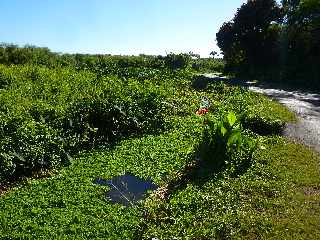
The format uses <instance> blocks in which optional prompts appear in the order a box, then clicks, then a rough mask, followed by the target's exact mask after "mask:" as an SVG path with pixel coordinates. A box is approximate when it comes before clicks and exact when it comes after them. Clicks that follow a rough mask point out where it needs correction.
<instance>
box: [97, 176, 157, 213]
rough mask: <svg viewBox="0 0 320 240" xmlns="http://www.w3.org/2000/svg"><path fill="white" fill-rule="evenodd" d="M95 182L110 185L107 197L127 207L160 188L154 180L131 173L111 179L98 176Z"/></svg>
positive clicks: (112, 201)
mask: <svg viewBox="0 0 320 240" xmlns="http://www.w3.org/2000/svg"><path fill="white" fill-rule="evenodd" d="M93 183H95V184H98V185H102V186H108V187H110V190H109V191H108V192H107V193H106V198H107V199H108V200H110V202H111V203H119V204H122V205H124V206H127V207H129V206H134V205H135V204H137V202H138V201H140V200H142V199H144V197H145V195H146V193H147V192H148V191H154V190H156V189H157V188H158V187H157V185H155V184H154V183H153V182H151V181H146V180H143V179H141V178H138V177H136V176H133V175H131V174H125V175H122V176H117V177H113V178H112V179H110V180H105V179H102V178H97V179H95V180H94V182H93Z"/></svg>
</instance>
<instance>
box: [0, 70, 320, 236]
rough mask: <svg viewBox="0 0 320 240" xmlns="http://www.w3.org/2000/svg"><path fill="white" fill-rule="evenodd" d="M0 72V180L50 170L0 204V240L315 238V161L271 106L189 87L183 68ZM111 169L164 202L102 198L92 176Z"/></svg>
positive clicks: (222, 90) (219, 88)
mask: <svg viewBox="0 0 320 240" xmlns="http://www.w3.org/2000/svg"><path fill="white" fill-rule="evenodd" d="M0 70H1V76H2V78H1V79H2V80H3V82H6V84H4V85H3V86H2V89H1V94H0V101H1V103H2V104H1V106H2V108H1V113H2V115H1V121H2V122H1V135H0V136H1V147H2V152H1V157H2V158H1V161H3V162H1V164H2V165H1V164H0V166H2V168H1V170H2V175H1V176H2V179H5V181H6V180H8V179H10V177H12V176H19V175H21V174H28V173H30V172H31V171H32V170H34V171H36V170H39V169H48V168H49V169H55V173H52V174H48V175H49V176H48V177H47V178H45V179H31V178H27V179H25V180H24V181H23V182H21V183H20V184H18V185H16V186H15V187H14V188H12V189H11V190H10V191H8V192H7V193H5V194H4V195H3V196H1V198H0V238H2V239H24V238H25V239H28V238H29V239H30V238H32V239H41V238H46V239H72V238H80V239H89V238H91V239H150V238H152V237H155V238H159V239H172V238H174V237H177V238H178V239H179V238H180V239H188V238H191V239H215V238H216V239H221V238H222V239H228V238H234V239H237V238H271V237H276V238H287V239H288V238H289V239H290V238H306V237H308V238H310V239H312V238H314V239H316V238H317V236H318V235H319V230H318V229H317V226H318V223H319V211H320V209H319V208H320V207H319V200H320V199H319V194H318V192H319V189H320V182H319V179H318V177H317V176H318V174H319V172H320V169H319V156H318V155H317V154H315V153H313V152H312V151H310V150H309V149H306V148H305V147H303V146H299V145H295V144H293V143H290V142H287V141H286V140H284V139H283V138H281V137H279V136H278V135H279V134H281V130H282V128H283V124H284V123H285V122H287V121H294V120H295V117H294V115H293V114H292V113H290V112H289V111H288V110H287V109H285V108H284V107H283V106H281V105H279V104H278V103H276V102H274V101H271V100H269V99H268V98H266V97H263V96H262V95H259V94H256V93H252V92H249V91H248V90H247V89H244V88H240V87H230V86H227V85H225V84H224V83H222V82H214V83H209V84H208V86H207V87H206V88H204V89H203V88H197V87H196V86H195V85H194V83H195V78H196V79H197V77H194V76H193V72H192V71H191V70H190V69H188V68H186V69H175V70H174V69H153V68H147V69H140V68H139V67H136V68H129V69H128V68H123V69H120V70H119V69H118V70H117V71H120V72H123V73H125V74H127V75H124V74H122V75H120V74H103V75H101V74H98V73H97V72H95V71H91V70H90V71H89V70H87V71H85V70H80V71H79V70H75V69H73V68H70V67H68V68H64V67H63V68H61V67H57V68H53V69H48V68H46V67H39V66H1V69H0ZM192 83H193V84H192ZM200 85H201V84H200ZM195 87H196V89H195ZM199 108H200V109H199ZM306 163H308V164H306ZM123 173H131V174H134V175H136V176H139V177H141V178H144V179H147V178H151V179H152V180H153V181H154V182H155V183H156V184H157V185H159V186H160V190H161V189H162V190H166V193H167V194H164V195H163V194H161V191H160V190H159V191H158V192H156V193H155V194H151V195H149V196H148V198H147V199H146V200H145V201H142V202H141V203H140V204H139V205H138V206H135V207H132V208H125V207H123V206H121V205H117V204H116V205H114V204H111V203H110V202H108V201H106V199H105V198H104V193H105V191H107V190H108V187H103V186H98V185H95V184H94V183H93V182H94V180H95V179H96V178H99V177H101V178H103V179H110V178H112V177H113V176H118V175H121V174H123ZM293 216H294V217H295V218H294V219H295V220H294V221H292V218H293ZM306 216H308V217H306ZM287 229H288V230H287Z"/></svg>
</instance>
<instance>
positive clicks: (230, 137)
mask: <svg viewBox="0 0 320 240" xmlns="http://www.w3.org/2000/svg"><path fill="white" fill-rule="evenodd" d="M256 147H257V142H256V141H255V140H254V139H253V138H251V137H249V136H248V135H246V134H245V133H244V131H243V128H242V126H241V123H240V121H239V118H238V117H237V116H236V115H235V114H234V113H233V112H229V113H228V114H227V115H226V116H223V117H222V118H220V119H210V118H209V119H208V120H207V125H206V127H205V130H204V134H203V140H202V143H201V144H200V146H199V150H198V151H199V154H200V158H201V159H202V160H204V161H206V162H208V163H210V164H211V165H212V169H213V170H214V171H215V172H217V171H221V170H222V169H225V168H227V169H228V170H229V171H230V172H231V173H232V174H240V173H241V172H243V171H245V170H246V169H247V168H248V167H250V165H251V161H252V156H253V153H254V151H255V150H256Z"/></svg>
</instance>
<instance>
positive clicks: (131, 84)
mask: <svg viewBox="0 0 320 240" xmlns="http://www.w3.org/2000/svg"><path fill="white" fill-rule="evenodd" d="M0 70H1V71H0V72H1V76H2V79H3V80H4V81H6V82H7V83H8V84H6V85H5V86H4V88H3V89H2V91H1V95H0V103H1V106H0V113H1V115H0V116H1V119H0V120H1V128H0V130H1V131H0V143H1V144H0V145H1V146H0V148H1V149H2V155H1V164H0V165H1V167H0V176H1V178H8V177H10V176H20V175H25V174H30V173H31V172H32V171H35V170H38V169H46V168H52V167H54V166H57V165H58V164H59V163H63V162H64V161H65V160H66V156H67V154H68V153H70V152H72V153H77V152H78V151H79V149H83V148H88V147H95V146H97V145H98V144H106V143H111V142H114V141H117V140H119V139H121V138H123V137H127V136H130V135H132V134H135V135H137V134H142V133H155V132H157V131H160V130H161V129H163V128H164V118H163V117H164V114H165V112H167V110H166V108H164V107H163V104H162V101H163V100H164V98H165V96H166V93H165V91H162V89H161V88H159V87H156V86H154V85H153V83H151V82H149V81H143V82H140V81H139V80H133V79H122V80H121V79H118V78H117V77H103V78H102V77H100V78H98V77H97V75H96V74H94V73H91V72H88V71H80V72H79V71H75V70H72V69H69V68H56V69H54V70H50V69H47V68H43V67H37V66H32V65H29V66H24V67H18V66H12V67H5V66H0Z"/></svg>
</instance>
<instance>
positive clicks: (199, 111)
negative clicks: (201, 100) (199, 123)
mask: <svg viewBox="0 0 320 240" xmlns="http://www.w3.org/2000/svg"><path fill="white" fill-rule="evenodd" d="M207 112H209V110H208V108H200V109H199V110H198V111H197V112H196V114H197V115H199V116H202V115H204V114H206V113H207Z"/></svg>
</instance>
